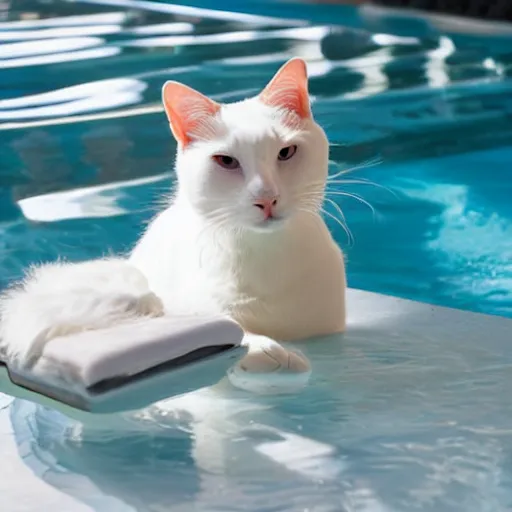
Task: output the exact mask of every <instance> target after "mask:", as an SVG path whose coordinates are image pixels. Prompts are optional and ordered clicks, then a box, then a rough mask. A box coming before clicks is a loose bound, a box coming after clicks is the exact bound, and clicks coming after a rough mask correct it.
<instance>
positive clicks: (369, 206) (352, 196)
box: [328, 190, 377, 216]
mask: <svg viewBox="0 0 512 512" xmlns="http://www.w3.org/2000/svg"><path fill="white" fill-rule="evenodd" d="M328 193H329V194H330V195H333V196H343V197H351V198H352V199H355V200H356V201H359V202H360V203H362V204H364V205H366V206H368V208H370V210H371V211H372V214H373V215H374V216H375V215H376V214H377V212H376V210H375V208H374V207H373V206H372V205H371V204H370V203H369V202H368V201H367V200H366V199H363V198H362V197H361V196H360V195H358V194H353V193H350V192H341V191H337V190H334V191H333V190H329V191H328Z"/></svg>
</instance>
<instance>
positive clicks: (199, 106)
mask: <svg viewBox="0 0 512 512" xmlns="http://www.w3.org/2000/svg"><path fill="white" fill-rule="evenodd" d="M162 100H163V103H164V108H165V113H166V114H167V119H168V120H169V124H170V125H171V130H172V133H173V135H174V137H175V139H176V140H177V141H178V143H179V144H180V145H181V147H186V146H187V145H188V144H189V143H190V142H191V140H192V139H193V138H194V137H202V136H204V135H205V133H203V132H207V131H208V127H210V126H211V120H212V119H213V117H214V116H215V114H217V112H218V111H219V110H220V105H219V104H218V103H216V102H215V101H213V100H211V99H210V98H207V97H206V96H204V95H203V94H201V93H200V92H197V91H195V90H194V89H191V88H190V87H187V86H186V85H183V84H180V83H179V82H172V81H170V82H166V83H165V84H164V87H163V89H162Z"/></svg>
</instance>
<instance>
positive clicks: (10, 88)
mask: <svg viewBox="0 0 512 512" xmlns="http://www.w3.org/2000/svg"><path fill="white" fill-rule="evenodd" d="M203 5H206V3H205V2H203ZM219 5H220V4H217V8H218V7H219ZM207 7H213V4H211V5H207ZM238 8H239V9H241V7H240V6H239V7H238ZM246 11H248V12H251V13H253V14H254V13H258V12H259V13H260V14H263V15H265V16H266V15H272V16H278V18H275V17H274V18H268V17H260V16H254V15H253V14H252V15H247V16H239V15H231V14H229V13H227V12H224V13H223V14H218V13H216V12H209V11H201V10H194V9H192V10H189V9H186V8H185V9H183V8H177V7H176V6H170V5H169V4H166V3H164V2H150V1H137V0H94V1H89V2H82V1H78V2H66V1H59V2H46V1H44V2H43V1H41V2H34V1H24V2H15V3H13V4H12V6H11V8H10V9H7V10H4V11H2V10H0V16H2V18H0V41H1V44H0V77H1V78H0V162H1V164H2V165H1V167H0V179H1V185H2V188H1V194H2V198H1V201H0V229H1V237H0V244H1V246H0V247H1V250H0V268H1V273H0V279H1V285H2V286H4V285H6V284H7V282H9V281H10V280H12V279H14V278H16V277H18V276H19V275H20V274H21V272H22V269H23V268H24V267H25V266H26V265H27V264H29V263H31V262H35V261H37V262H40V261H49V260H53V259H55V258H57V257H59V256H60V257H66V258H69V259H72V260H80V259H85V258H91V257H95V256H99V255H101V254H104V253H105V252H109V251H115V252H121V251H126V250H128V249H129V248H130V247H131V245H132V244H133V242H134V240H135V239H136V238H137V236H138V233H139V232H140V229H141V228H142V226H143V225H144V224H145V223H146V222H147V220H148V219H149V218H150V217H151V216H152V215H153V213H154V212H155V211H156V209H157V208H158V198H159V197H160V196H161V195H162V194H163V193H166V192H167V190H168V189H169V187H170V186H171V184H172V179H173V178H172V173H171V169H172V159H173V154H174V150H175V145H174V142H173V140H172V139H171V137H170V135H169V131H168V127H167V125H166V122H165V116H164V115H163V113H162V109H161V106H160V102H159V97H160V88H161V85H162V83H163V82H164V81H165V80H167V79H169V78H173V79H175V80H180V81H184V82H186V83H188V84H189V85H192V86H194V87H196V88H198V89H200V90H201V91H203V92H205V93H207V94H210V95H212V96H213V97H215V98H217V99H219V100H225V101H231V100H237V99H241V98H243V97H246V96H248V95H251V94H254V93H256V92H257V91H258V90H259V89H260V88H261V87H262V86H263V85H264V84H265V83H266V81H267V80H268V79H269V78H270V77H271V76H272V74H273V73H274V72H275V70H276V69H277V68H278V66H279V65H280V64H281V63H282V62H284V61H285V60H286V59H287V58H289V57H291V56H293V55H299V56H303V57H305V58H307V59H308V61H309V64H310V75H311V82H310V83H311V85H310V91H311V94H312V96H313V100H314V103H313V110H314V113H315V116H316V118H317V120H318V121H319V122H320V123H321V124H322V125H323V126H324V127H325V129H326V131H327V133H328V135H329V138H330V140H331V143H332V145H331V160H332V174H333V175H334V174H336V173H337V172H339V171H341V170H347V169H353V170H352V171H351V172H349V173H345V174H343V175H341V177H340V178H342V179H344V180H347V182H346V183H343V184H340V183H334V182H333V183H331V185H330V186H329V189H330V191H331V192H330V193H329V198H330V199H331V200H333V201H335V202H336V203H337V204H338V205H339V206H341V208H342V209H343V211H344V213H345V216H346V219H347V223H348V227H349V229H350V233H351V236H350V237H348V236H347V235H346V233H345V231H344V229H343V228H342V227H341V226H340V224H339V222H337V221H336V220H335V219H334V218H333V216H334V217H339V215H338V214H337V211H336V208H335V207H334V206H333V205H332V203H327V204H326V209H327V211H328V212H329V214H330V215H328V216H327V221H328V222H329V226H330V227H331V229H332V231H333V233H334V235H335V237H336V239H337V241H338V242H339V243H340V245H341V246H342V247H343V248H344V250H345V251H346V253H347V264H348V275H349V284H350V285H351V286H352V287H356V288H363V289H367V290H372V291H377V292H382V293H386V294H391V295H396V296H401V297H406V298H412V299H416V300H420V301H425V302H430V303H436V304H442V305H447V306H454V307H459V308H463V309H468V310H472V311H480V312H486V313H491V314H498V315H503V316H509V317H510V316H512V264H511V261H512V201H511V200H510V198H511V197H512V171H511V167H510V161H511V160H512V144H511V142H512V122H511V112H512V100H511V98H512V95H511V89H512V86H511V82H510V79H509V78H508V77H509V74H510V62H511V55H512V53H511V52H510V48H512V46H511V44H512V38H508V37H507V36H500V37H492V38H491V37H488V38H482V37H474V36H469V35H466V36H462V35H454V34H448V35H440V34H438V33H436V32H435V31H433V30H431V29H429V28H428V27H427V26H424V25H415V26H414V30H412V29H410V26H408V25H404V24H403V23H400V22H399V21H397V20H389V22H388V24H387V25H385V24H382V23H381V25H379V24H378V23H375V22H373V24H372V25H371V26H370V25H368V24H366V25H365V23H366V22H367V21H368V20H366V21H365V20H364V19H362V18H361V17H360V16H357V15H355V14H354V11H351V10H349V9H345V8H336V7H333V6H329V7H327V6H324V7H320V6H315V7H312V6H308V5H294V4H291V3H272V2H261V3H258V2H248V3H247V4H246ZM36 14H37V16H36ZM308 19H310V20H313V21H309V22H308V21H307V20H308ZM386 31H387V32H390V33H393V34H394V35H390V34H389V33H388V34H386V33H385V32H386ZM354 181H364V183H353V182H354ZM369 182H371V183H374V184H371V183H369ZM345 192H348V193H351V194H357V195H359V196H361V197H362V198H363V199H364V201H365V202H368V203H369V204H370V205H371V207H372V208H373V211H372V209H371V208H369V207H368V205H367V204H364V203H362V202H361V201H358V200H357V199H355V198H353V197H349V196H346V195H340V193H345ZM437 348H438V349H440V350H442V347H437ZM459 348H460V353H461V355H460V357H461V360H463V359H464V347H463V346H461V347H459ZM394 349H395V352H393V353H391V354H390V353H387V351H386V349H382V348H377V347H373V346H372V345H371V344H367V345H363V346H362V348H361V347H355V346H354V347H348V348H346V352H347V353H346V354H343V357H346V358H347V359H345V360H344V363H343V365H342V367H343V371H347V370H348V369H350V371H349V373H348V375H352V377H354V378H355V376H361V375H366V372H367V373H368V375H371V374H372V373H373V372H377V373H378V372H381V373H382V372H385V371H391V372H393V371H394V370H393V369H392V368H394V366H393V365H399V364H400V363H401V362H403V359H401V358H402V357H405V355H404V354H406V355H408V356H409V357H414V354H415V350H416V348H415V346H414V344H410V345H407V346H397V347H394ZM389 350H391V348H389ZM318 351H319V352H318V354H317V355H318V360H319V365H320V368H321V369H320V370H319V371H320V373H322V372H324V374H325V378H324V380H322V379H320V380H318V381H315V383H314V385H313V386H312V387H311V388H310V389H309V390H308V391H307V392H306V394H305V395H302V396H301V397H297V398H296V399H292V398H288V399H283V400H276V401H268V402H264V403H263V405H261V404H259V405H255V404H254V403H251V402H250V400H248V399H247V398H244V399H243V402H244V404H245V405H244V407H245V408H246V409H247V410H246V411H245V413H244V414H242V418H243V421H244V422H245V424H246V426H247V425H249V426H250V425H255V426H254V431H253V432H249V431H246V432H244V435H243V436H241V437H238V438H237V437H236V436H235V435H234V434H233V438H229V441H226V440H224V441H223V440H222V439H221V440H219V437H218V432H217V433H216V435H214V436H212V446H217V445H218V446H220V447H222V449H223V450H226V453H227V454H228V455H229V456H226V460H229V461H231V462H230V464H231V465H232V467H231V466H230V468H228V469H226V468H213V469H209V470H204V469H200V468H198V466H197V463H196V462H195V461H194V459H193V458H192V454H191V453H192V452H191V450H192V448H191V447H192V441H193V437H194V435H195V434H194V435H191V433H190V430H189V427H188V426H183V425H182V424H181V423H179V427H178V426H176V422H175V421H169V420H168V418H163V417H161V416H158V417H157V418H155V417H154V416H151V419H150V420H148V425H145V424H144V425H142V426H141V425H138V426H137V427H133V428H131V429H129V431H128V432H126V431H125V430H121V429H119V430H118V429H114V428H112V429H110V430H109V429H106V430H105V431H103V432H101V433H98V432H97V431H89V429H85V431H86V433H85V434H83V433H82V434H83V435H82V434H81V433H80V432H82V430H83V428H82V427H81V426H80V425H75V424H72V423H70V422H69V421H68V420H66V419H65V418H63V417H62V416H60V415H58V414H56V413H53V412H51V411H47V410H44V409H41V408H39V407H36V406H34V405H33V404H29V403H27V402H22V401H19V400H16V401H11V399H10V398H9V397H6V396H5V395H4V396H3V398H2V395H0V426H1V425H3V423H2V422H5V424H6V425H7V424H8V426H5V427H2V429H0V436H3V437H0V454H1V453H2V447H6V448H5V450H6V453H7V451H8V449H7V447H8V446H10V445H11V444H13V443H14V444H13V446H14V445H15V446H16V451H15V452H13V454H11V455H10V457H11V458H12V459H11V461H12V464H14V463H15V462H14V461H15V458H16V460H18V458H19V460H22V461H23V464H24V465H26V466H27V467H29V468H30V472H31V473H30V474H31V475H32V476H31V477H30V478H32V479H33V480H30V481H29V484H30V485H35V484H34V482H36V481H39V480H44V481H45V482H47V483H49V485H50V486H51V487H52V488H55V489H59V490H60V491H62V492H63V493H64V494H71V495H74V496H78V497H79V501H80V502H81V503H87V504H88V505H89V506H90V507H92V508H93V509H94V510H108V511H114V510H116V511H117V510H122V511H125V510H127V511H128V510H130V511H131V510H137V511H145V510H151V511H153V510H154V511H156V510H205V511H212V510H222V511H228V510H250V511H255V512H256V511H258V512H259V511H267V510H268V511H270V510H276V511H277V510H278V511H284V510H290V511H298V510H301V511H302V510H311V511H322V512H323V511H331V510H332V511H340V510H343V511H345V510H346V511H352V510H358V511H359V510H364V511H366V510H368V511H370V510H371V511H374V510H375V511H384V510H385V511H391V510H393V511H395V510H397V511H398V510H400V511H401V510H404V511H410V510H416V509H418V510H429V511H445V510H446V511H452V510H453V511H455V510H461V508H460V506H461V505H460V504H461V503H464V507H463V510H464V511H466V512H472V511H484V510H485V511H498V510H499V511H501V510H510V506H511V503H512V501H511V498H510V496H509V493H508V491H507V489H509V488H510V487H509V484H510V474H509V470H510V460H511V455H512V450H511V447H512V443H511V440H510V433H509V430H508V428H509V427H508V426H507V418H510V404H508V402H507V401H506V398H507V396H510V391H511V390H512V386H511V385H510V383H509V381H508V380H507V374H506V372H505V373H503V372H502V373H499V372H495V373H490V374H489V376H488V379H489V380H488V381H486V382H483V383H482V382H481V383H480V384H479V385H480V387H478V386H477V384H476V383H475V382H473V381H468V380H467V378H468V376H467V373H465V372H464V371H462V370H460V369H459V370H460V373H457V371H458V370H457V369H454V371H453V375H452V376H451V378H450V379H449V383H446V382H445V383H444V385H441V383H438V382H435V380H432V381H429V383H428V384H427V383H426V384H424V387H423V388H421V392H420V391H418V394H417V395H416V397H415V401H410V399H411V396H412V395H411V396H408V398H407V400H405V402H404V396H403V392H404V390H403V389H402V388H403V387H404V386H405V385H406V382H407V381H402V382H401V383H394V385H393V386H391V384H390V385H389V386H388V387H387V388H385V390H382V389H379V386H378V385H377V384H376V383H377V382H378V379H376V378H373V377H372V378H370V377H369V378H368V381H367V382H364V381H361V380H357V379H355V381H356V383H352V384H349V383H350V380H347V379H348V377H347V378H346V379H345V381H344V387H343V389H342V390H339V389H338V388H339V386H340V384H339V381H338V380H337V379H338V375H339V372H340V370H339V369H338V368H337V367H336V366H333V363H332V362H331V361H330V360H331V359H332V358H333V356H335V355H336V351H334V352H333V349H332V347H331V348H330V349H329V348H326V347H320V348H318ZM434 354H435V349H434V348H433V349H432V352H431V353H430V354H427V355H426V356H424V357H425V359H422V361H424V364H425V368H427V367H429V361H430V360H431V359H432V358H433V357H434ZM363 355H364V356H367V357H369V358H370V360H371V361H373V363H372V364H373V365H374V366H372V365H371V364H367V362H366V363H364V364H363V363H362V362H361V361H362V359H363ZM340 357H341V356H340ZM422 357H423V356H422ZM496 357H497V356H496ZM429 358H430V359H429ZM434 359H435V358H434ZM349 362H350V364H351V366H350V368H349V367H348V366H347V365H348V363H349ZM499 362H500V361H499V358H497V360H496V364H498V363H499ZM437 363H439V364H440V366H441V367H443V368H444V366H443V365H446V367H447V368H449V367H450V366H449V365H450V364H451V363H450V361H444V362H437ZM437 363H436V364H437ZM388 364H389V365H391V367H390V369H387V368H388V367H387V366H386V365H388ZM502 364H503V365H505V362H502ZM322 365H323V366H322ZM422 368H423V367H422V363H418V366H417V368H416V370H417V372H420V373H421V372H422ZM379 375H380V374H379ZM381 377H382V375H381ZM405 378H406V377H405V376H404V379H405ZM500 379H501V380H500ZM468 382H469V383H468ZM468 396H470V397H472V400H473V402H471V400H469V401H468ZM478 403H480V404H483V403H487V408H486V409H485V411H486V415H485V416H486V417H485V418H483V414H482V413H481V410H480V409H479V407H480V406H478V405H477V404H478ZM2 404H3V408H2ZM404 404H405V405H404ZM453 404H464V407H463V412H460V414H459V413H458V412H453V410H455V411H457V410H458V409H457V407H456V406H455V409H454V406H453ZM390 406H393V407H390ZM219 407H220V406H219ZM468 407H469V408H470V409H472V410H473V413H474V414H473V415H471V414H470V413H468ZM242 408H243V407H242ZM261 408H263V409H262V410H260V409H261ZM447 410H450V411H452V412H453V414H452V415H450V414H448V413H447ZM417 417H420V418H422V419H421V420H416V419H414V418H417ZM450 422H452V423H450ZM184 423H186V422H184ZM263 424H264V425H266V427H265V428H263V427H262V426H261V425H263ZM454 425H455V426H454ZM457 425H459V426H460V425H464V428H465V429H466V430H464V429H461V428H459V426H457ZM226 428H227V427H226ZM230 428H231V427H230ZM468 429H470V430H468ZM471 429H472V430H471ZM479 429H480V430H479ZM221 430H222V428H221ZM227 431H228V432H231V431H230V430H229V428H227ZM276 432H278V433H276ZM283 432H288V434H289V436H291V437H289V438H287V439H288V441H287V442H288V444H287V445H286V449H285V450H284V451H285V453H286V454H288V455H286V457H289V453H290V452H293V453H297V454H302V455H301V457H302V459H300V461H299V463H296V465H295V467H297V464H298V466H300V468H301V469H300V471H296V470H293V471H291V470H284V469H283V470H279V471H277V470H276V469H275V467H273V469H269V468H268V467H267V466H263V469H262V467H261V466H259V465H258V464H257V463H256V462H254V463H253V459H254V457H255V456H254V453H253V452H251V451H250V450H249V447H248V446H249V445H250V443H249V442H248V440H249V439H252V441H254V442H255V440H259V441H262V440H265V441H268V442H269V443H270V442H274V441H276V439H282V436H283ZM468 432H470V433H468ZM482 432H483V433H482ZM207 434H208V433H203V435H207ZM288 434H286V435H288ZM293 436H295V437H293ZM83 439H85V441H84V440H83ZM313 439H314V440H316V441H314V442H313V441H312V440H313ZM315 442H316V443H317V444H316V445H315ZM9 443H10V444H9ZM290 443H291V444H290ZM308 443H309V444H308ZM318 443H320V445H319V444H318ZM322 443H323V444H322ZM251 446H252V445H251ZM283 449H284V448H283ZM272 451H273V454H274V455H275V454H279V453H281V452H280V451H279V447H276V446H273V448H272ZM281 455H283V454H282V453H281ZM283 456H285V455H283ZM286 457H285V458H286ZM299 458H300V457H299ZM212 460H216V459H215V457H213V456H212ZM254 460H256V459H254ZM237 461H238V465H237ZM242 463H244V464H242ZM240 464H242V466H240ZM252 464H253V465H252ZM228 466H229V464H228ZM284 466H286V464H285V465H284ZM284 466H283V467H284ZM279 467H281V466H279ZM20 471H21V470H20ZM20 478H21V476H20ZM23 478H25V477H23ZM27 478H28V477H27ZM401 481H402V482H403V483H402V484H400V482H401ZM27 485H28V484H27ZM1 487H2V484H1V483H0V489H1ZM7 491H8V490H7ZM8 496H9V495H8ZM13 496H15V497H14V498H12V499H13V500H16V501H12V502H9V508H8V509H6V510H9V512H11V511H15V510H27V511H28V510H35V508H31V503H30V500H28V504H22V503H21V502H18V501H17V500H18V498H17V497H16V494H14V495H13ZM11 505H12V506H11ZM17 506H18V507H19V508H16V507H17ZM32 506H35V505H34V504H32ZM52 506H53V505H52ZM45 510H46V509H45ZM77 510H78V509H77Z"/></svg>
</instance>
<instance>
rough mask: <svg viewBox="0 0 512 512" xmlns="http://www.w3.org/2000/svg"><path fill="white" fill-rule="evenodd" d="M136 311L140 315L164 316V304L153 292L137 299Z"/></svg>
mask: <svg viewBox="0 0 512 512" xmlns="http://www.w3.org/2000/svg"><path fill="white" fill-rule="evenodd" d="M137 306H138V307H137V311H138V313H139V314H140V315H144V316H152V317H158V316H162V315H163V314H164V303H163V302H162V300H161V299H160V297H158V296H157V295H155V294H154V293H153V292H149V293H146V294H145V295H143V296H142V297H139V300H138V305H137Z"/></svg>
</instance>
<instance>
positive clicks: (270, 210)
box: [252, 196, 278, 220]
mask: <svg viewBox="0 0 512 512" xmlns="http://www.w3.org/2000/svg"><path fill="white" fill-rule="evenodd" d="M277 200H278V197H277V196H273V197H264V198H259V199H256V200H255V201H254V202H253V203H252V204H253V205H254V206H256V208H259V209H260V210H261V211H262V212H263V215H264V216H265V220H267V219H269V218H271V217H273V216H274V208H275V207H276V205H277Z"/></svg>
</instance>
